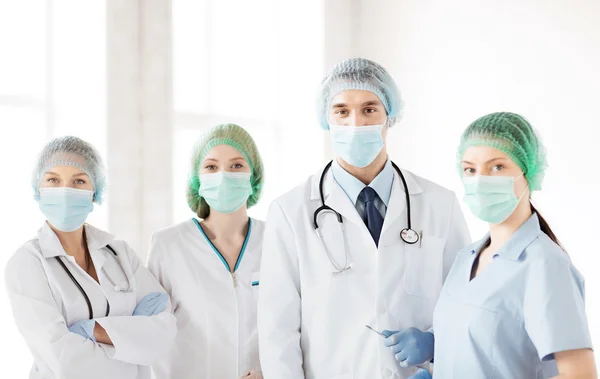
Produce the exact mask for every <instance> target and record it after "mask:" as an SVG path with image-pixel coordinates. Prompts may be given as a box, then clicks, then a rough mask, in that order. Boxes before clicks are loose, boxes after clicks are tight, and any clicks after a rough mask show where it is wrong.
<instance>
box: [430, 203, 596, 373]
mask: <svg viewBox="0 0 600 379" xmlns="http://www.w3.org/2000/svg"><path fill="white" fill-rule="evenodd" d="M488 239H489V236H486V237H485V238H484V239H482V240H481V241H479V242H477V243H475V244H473V245H470V246H467V247H466V248H465V249H463V250H462V251H461V252H460V253H459V254H458V256H457V258H456V262H455V263H454V265H453V266H452V269H451V270H450V273H449V275H448V279H447V280H446V283H445V285H444V288H443V290H442V293H441V295H440V300H439V302H438V304H437V306H436V308H435V314H434V323H433V324H434V325H433V326H434V331H435V358H434V378H435V379H446V378H447V379H450V378H452V379H463V378H486V379H492V378H502V379H524V378H531V379H534V378H535V379H541V378H543V377H544V376H545V375H544V372H543V363H544V362H543V361H549V360H552V359H553V353H556V352H561V351H566V350H575V349H584V348H591V347H592V343H591V340H590V334H589V331H588V324H587V319H586V315H585V306H584V286H583V278H582V276H581V274H579V272H578V271H577V270H576V269H575V267H573V264H572V263H571V261H570V259H569V256H568V255H567V253H565V252H564V251H563V250H562V249H561V248H560V247H559V246H558V245H556V244H555V243H554V242H553V241H552V240H551V239H550V238H549V237H548V236H547V235H546V234H545V233H543V232H542V231H541V229H540V224H539V219H538V217H537V215H536V214H534V215H532V216H531V218H529V220H528V221H526V222H525V223H524V224H523V225H522V226H521V227H520V228H519V229H518V230H517V232H516V233H515V234H514V235H513V236H512V238H511V239H510V240H509V241H508V242H507V243H506V244H505V245H504V246H503V247H502V248H501V249H500V250H499V251H498V252H497V254H495V255H494V260H493V261H492V262H491V263H490V265H489V266H488V267H487V268H486V269H485V270H484V271H483V272H481V273H480V274H478V275H477V276H476V277H475V278H473V280H471V281H469V279H470V276H471V269H472V267H473V263H474V261H475V259H476V257H477V255H478V254H479V252H480V251H481V249H482V247H483V246H484V245H485V244H486V242H487V241H488Z"/></svg>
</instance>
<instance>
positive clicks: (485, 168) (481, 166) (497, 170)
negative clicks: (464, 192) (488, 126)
mask: <svg viewBox="0 0 600 379" xmlns="http://www.w3.org/2000/svg"><path fill="white" fill-rule="evenodd" d="M461 166H462V175H463V177H469V176H477V175H481V176H511V177H513V178H515V179H516V181H515V196H517V197H519V196H521V194H523V193H524V191H525V190H526V189H527V180H526V179H525V177H524V176H523V171H522V170H521V168H520V167H519V165H517V164H516V163H515V162H514V161H513V160H512V159H511V158H510V157H509V156H508V155H506V154H504V153H503V152H502V151H500V150H498V149H496V148H493V147H490V146H471V147H469V148H468V149H467V150H465V153H464V154H463V157H462V162H461Z"/></svg>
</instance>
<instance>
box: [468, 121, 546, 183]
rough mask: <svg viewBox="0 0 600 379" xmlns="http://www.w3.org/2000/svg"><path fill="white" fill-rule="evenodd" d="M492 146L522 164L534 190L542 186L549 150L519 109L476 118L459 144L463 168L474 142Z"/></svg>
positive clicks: (522, 168)
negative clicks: (547, 151)
mask: <svg viewBox="0 0 600 379" xmlns="http://www.w3.org/2000/svg"><path fill="white" fill-rule="evenodd" d="M482 145H483V146H490V147H493V148H496V149H498V150H500V151H502V152H503V153H505V154H506V155H508V156H509V157H510V158H511V159H512V160H513V161H514V162H515V163H516V164H518V165H519V167H521V170H522V171H523V173H524V174H525V178H526V179H527V182H528V183H529V187H530V189H531V190H532V191H537V190H540V189H541V188H542V181H543V179H544V174H545V171H546V167H547V164H546V150H545V149H544V146H543V145H542V143H541V141H540V139H539V137H538V136H537V134H536V133H535V131H534V130H533V128H532V126H531V124H530V123H529V122H528V121H527V120H526V119H525V118H524V117H523V116H520V115H518V114H515V113H509V112H496V113H491V114H488V115H486V116H483V117H481V118H479V119H477V120H475V121H474V122H473V123H472V124H471V125H469V127H468V128H467V130H465V132H464V133H463V135H462V137H461V141H460V146H459V148H458V155H457V158H458V159H457V161H458V166H459V172H461V175H462V170H461V169H460V162H462V159H463V155H464V153H465V151H466V150H467V149H468V148H469V147H471V146H482Z"/></svg>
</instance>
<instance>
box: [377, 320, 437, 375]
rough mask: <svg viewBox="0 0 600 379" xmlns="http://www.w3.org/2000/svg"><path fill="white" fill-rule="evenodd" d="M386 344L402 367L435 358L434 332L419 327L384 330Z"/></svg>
mask: <svg viewBox="0 0 600 379" xmlns="http://www.w3.org/2000/svg"><path fill="white" fill-rule="evenodd" d="M381 333H382V334H383V335H385V336H386V339H385V346H387V347H389V348H390V349H391V350H392V353H394V357H395V358H396V360H397V361H398V362H400V366H401V367H411V366H416V365H420V364H422V363H425V362H428V361H430V360H431V358H433V343H434V338H433V334H431V333H429V332H423V331H421V330H419V329H417V328H406V329H400V330H396V331H389V330H384V331H383V332H381Z"/></svg>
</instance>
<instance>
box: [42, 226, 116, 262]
mask: <svg viewBox="0 0 600 379" xmlns="http://www.w3.org/2000/svg"><path fill="white" fill-rule="evenodd" d="M84 227H85V235H86V237H87V243H88V249H89V250H90V254H93V252H94V251H96V250H98V249H101V248H103V247H104V246H106V245H108V244H109V243H110V242H111V241H113V240H114V236H113V235H112V234H110V233H107V232H105V231H102V230H100V229H97V228H94V227H93V226H91V225H88V224H85V226H84ZM38 240H39V241H40V250H41V251H42V255H43V256H44V258H52V257H57V256H66V255H68V254H67V253H66V252H65V250H64V249H63V247H62V245H61V244H60V240H59V239H58V237H57V236H56V234H55V233H54V231H53V230H52V228H50V225H48V223H47V222H44V226H42V228H41V229H40V230H39V231H38Z"/></svg>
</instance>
